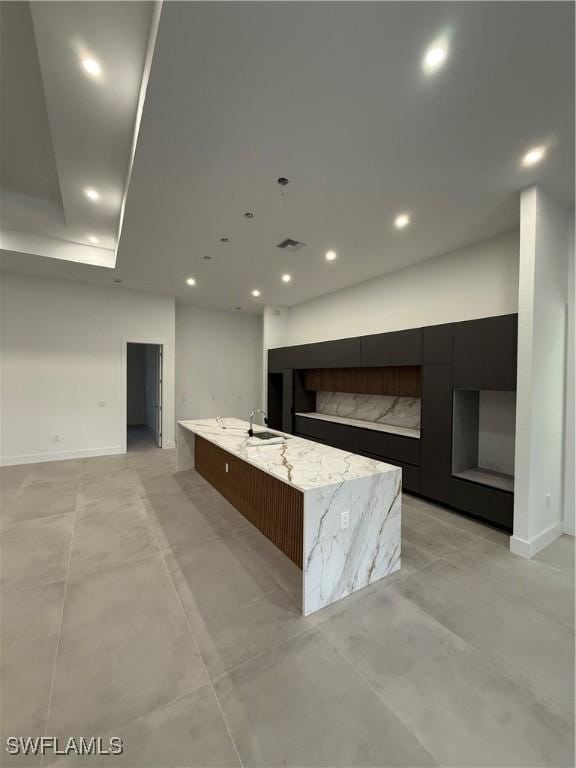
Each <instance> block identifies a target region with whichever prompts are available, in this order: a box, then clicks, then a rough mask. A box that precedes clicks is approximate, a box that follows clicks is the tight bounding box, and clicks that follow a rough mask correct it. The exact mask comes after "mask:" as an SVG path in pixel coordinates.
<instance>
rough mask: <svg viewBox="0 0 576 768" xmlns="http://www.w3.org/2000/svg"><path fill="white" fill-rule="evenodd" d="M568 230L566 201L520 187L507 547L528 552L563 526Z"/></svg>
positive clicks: (532, 188)
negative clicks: (511, 485) (512, 454)
mask: <svg viewBox="0 0 576 768" xmlns="http://www.w3.org/2000/svg"><path fill="white" fill-rule="evenodd" d="M569 235H570V217H569V214H568V211H567V210H566V209H565V208H564V207H563V206H561V205H558V204H557V203H556V202H555V201H554V200H553V199H551V198H550V197H549V196H548V194H546V193H544V192H543V191H542V190H541V189H540V188H538V187H535V186H534V187H530V188H528V189H525V190H523V191H522V193H521V198H520V265H519V288H518V382H517V409H516V450H515V455H516V459H515V498H514V535H513V537H512V539H511V542H510V549H511V551H512V552H515V553H516V554H519V555H522V556H524V557H532V556H533V555H534V554H535V553H536V552H538V551H540V549H542V548H544V547H545V546H547V545H548V544H550V543H551V542H552V541H553V540H554V539H555V538H557V537H558V536H559V535H560V534H561V533H562V531H563V528H564V523H563V518H564V516H565V515H564V508H565V487H566V482H565V477H566V472H567V467H566V453H565V433H566V414H567V408H566V397H567V390H566V381H565V379H566V373H567V371H566V368H567V345H566V336H567V323H566V318H567V313H566V306H567V301H568V299H569V297H568V294H567V289H566V286H567V275H568V262H569V259H568V252H569V247H570V236H569ZM568 471H570V470H569V468H568ZM572 472H573V468H572Z"/></svg>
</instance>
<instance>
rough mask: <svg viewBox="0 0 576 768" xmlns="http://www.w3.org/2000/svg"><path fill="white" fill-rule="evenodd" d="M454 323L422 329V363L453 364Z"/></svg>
mask: <svg viewBox="0 0 576 768" xmlns="http://www.w3.org/2000/svg"><path fill="white" fill-rule="evenodd" d="M452 337H453V326H452V323H449V324H447V325H431V326H429V327H428V328H422V363H423V364H426V363H452Z"/></svg>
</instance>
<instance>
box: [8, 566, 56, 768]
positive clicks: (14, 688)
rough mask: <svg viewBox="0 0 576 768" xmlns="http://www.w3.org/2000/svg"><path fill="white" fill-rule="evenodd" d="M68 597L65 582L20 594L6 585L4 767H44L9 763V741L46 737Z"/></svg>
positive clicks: (17, 758) (17, 759)
mask: <svg viewBox="0 0 576 768" xmlns="http://www.w3.org/2000/svg"><path fill="white" fill-rule="evenodd" d="M63 596H64V582H63V581H61V582H53V583H52V584H46V585H42V586H39V587H31V588H28V589H19V590H8V589H6V588H5V587H4V586H2V622H1V631H2V659H1V665H0V668H1V673H0V680H1V688H2V708H1V712H2V754H3V757H2V765H11V764H14V765H36V764H38V763H39V760H38V759H37V758H34V757H30V758H28V759H26V758H24V757H20V756H14V757H13V758H10V757H9V756H8V755H7V754H6V753H5V752H4V739H5V737H7V736H41V735H43V733H44V728H45V726H46V717H47V711H48V700H49V696H50V686H51V682H52V670H53V668H54V658H55V655H56V645H57V642H58V633H59V629H60V619H61V615H62V600H63Z"/></svg>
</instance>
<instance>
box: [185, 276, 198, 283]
mask: <svg viewBox="0 0 576 768" xmlns="http://www.w3.org/2000/svg"><path fill="white" fill-rule="evenodd" d="M186 282H187V283H188V285H196V280H195V279H194V278H193V277H189V278H188V280H186Z"/></svg>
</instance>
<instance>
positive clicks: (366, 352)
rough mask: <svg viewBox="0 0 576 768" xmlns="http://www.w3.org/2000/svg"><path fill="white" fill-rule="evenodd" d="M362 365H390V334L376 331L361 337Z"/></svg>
mask: <svg viewBox="0 0 576 768" xmlns="http://www.w3.org/2000/svg"><path fill="white" fill-rule="evenodd" d="M360 365H362V366H366V367H376V368H378V367H381V366H383V365H390V334H389V333H376V334H374V335H373V336H362V337H361V339H360Z"/></svg>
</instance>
